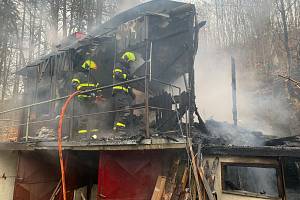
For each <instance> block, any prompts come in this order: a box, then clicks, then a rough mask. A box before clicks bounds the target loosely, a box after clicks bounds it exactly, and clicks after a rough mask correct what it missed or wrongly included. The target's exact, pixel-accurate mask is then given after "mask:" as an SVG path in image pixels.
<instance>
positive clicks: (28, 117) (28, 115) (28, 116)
mask: <svg viewBox="0 0 300 200" xmlns="http://www.w3.org/2000/svg"><path fill="white" fill-rule="evenodd" d="M30 110H31V107H29V108H28V111H27V120H26V132H25V141H26V142H27V141H28V135H29V121H30Z"/></svg>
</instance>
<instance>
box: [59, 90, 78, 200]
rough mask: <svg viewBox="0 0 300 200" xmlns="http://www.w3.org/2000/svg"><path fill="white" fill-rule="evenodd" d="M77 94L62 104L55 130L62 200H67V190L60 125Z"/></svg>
mask: <svg viewBox="0 0 300 200" xmlns="http://www.w3.org/2000/svg"><path fill="white" fill-rule="evenodd" d="M78 93H79V91H77V92H74V93H73V94H71V96H69V97H68V98H67V100H66V102H65V103H64V105H63V107H62V108H61V111H60V118H59V122H58V130H57V144H58V155H59V162H60V171H61V183H62V188H63V200H67V188H66V176H65V166H64V159H63V150H62V125H63V119H64V115H65V112H66V110H67V107H68V105H69V103H70V102H71V100H72V99H73V98H74V97H75V96H76V95H77V94H78Z"/></svg>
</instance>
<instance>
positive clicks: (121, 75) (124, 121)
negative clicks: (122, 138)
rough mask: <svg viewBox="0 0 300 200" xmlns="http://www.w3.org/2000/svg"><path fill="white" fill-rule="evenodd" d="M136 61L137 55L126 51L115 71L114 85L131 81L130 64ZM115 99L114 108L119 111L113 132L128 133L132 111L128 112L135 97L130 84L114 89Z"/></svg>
mask: <svg viewBox="0 0 300 200" xmlns="http://www.w3.org/2000/svg"><path fill="white" fill-rule="evenodd" d="M135 61H136V57H135V54H134V53H133V52H130V51H126V52H125V53H124V54H123V55H122V56H121V58H120V59H119V62H118V63H116V65H115V68H114V69H113V74H112V76H113V83H114V84H117V83H121V82H124V81H128V80H130V79H131V74H130V64H131V63H132V62H135ZM113 97H114V108H115V110H119V111H117V112H116V115H115V120H114V127H113V130H114V131H115V132H119V133H126V130H127V128H128V125H129V115H130V111H129V110H126V109H129V107H130V106H131V104H132V101H133V99H134V95H133V92H132V88H130V87H129V84H120V85H117V86H114V87H113Z"/></svg>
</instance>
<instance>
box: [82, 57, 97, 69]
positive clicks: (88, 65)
mask: <svg viewBox="0 0 300 200" xmlns="http://www.w3.org/2000/svg"><path fill="white" fill-rule="evenodd" d="M81 67H82V68H83V69H97V64H96V63H95V62H94V61H93V60H90V59H88V60H86V61H84V63H83V64H82V65H81Z"/></svg>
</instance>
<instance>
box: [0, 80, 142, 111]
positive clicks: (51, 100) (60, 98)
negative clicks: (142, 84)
mask: <svg viewBox="0 0 300 200" xmlns="http://www.w3.org/2000/svg"><path fill="white" fill-rule="evenodd" d="M145 78H146V77H145V76H142V77H139V78H136V79H132V80H129V81H124V82H121V83H117V84H111V85H107V86H103V87H100V88H96V89H91V90H85V91H82V92H80V93H79V94H85V93H88V92H95V91H98V90H105V89H108V88H112V87H114V86H117V85H122V84H129V83H134V82H137V81H140V80H144V79H145ZM69 96H70V95H68V96H63V97H59V98H56V99H50V100H47V101H41V102H38V103H33V104H30V105H26V106H21V107H18V108H13V109H10V110H5V111H2V112H0V115H1V114H5V113H9V112H12V111H17V110H22V109H25V108H29V107H32V106H37V105H42V104H45V103H51V102H54V101H58V100H63V99H66V98H68V97H69Z"/></svg>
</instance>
